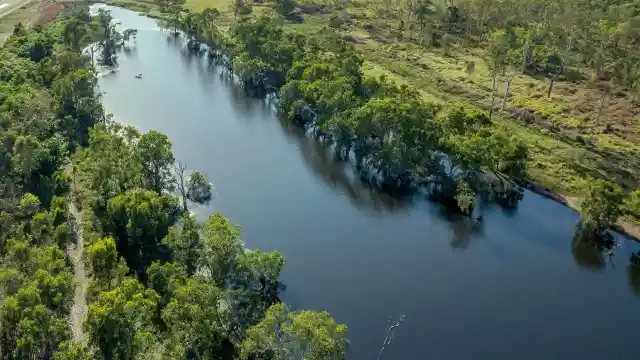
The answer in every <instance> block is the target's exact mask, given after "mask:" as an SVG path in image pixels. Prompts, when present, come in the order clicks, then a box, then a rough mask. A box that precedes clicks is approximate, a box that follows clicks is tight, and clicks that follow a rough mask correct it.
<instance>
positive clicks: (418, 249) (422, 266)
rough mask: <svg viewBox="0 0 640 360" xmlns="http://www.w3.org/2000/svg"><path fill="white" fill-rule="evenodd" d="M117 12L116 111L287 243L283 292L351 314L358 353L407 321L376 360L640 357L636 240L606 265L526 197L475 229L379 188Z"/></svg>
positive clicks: (287, 297)
mask: <svg viewBox="0 0 640 360" xmlns="http://www.w3.org/2000/svg"><path fill="white" fill-rule="evenodd" d="M112 10H113V11H112V15H114V16H115V17H116V18H117V19H118V20H119V21H122V23H123V26H125V27H134V28H137V29H138V31H139V32H138V39H137V45H135V46H134V47H133V48H132V49H131V51H129V52H128V53H122V54H120V57H119V65H120V70H119V71H118V72H116V73H113V74H109V75H105V76H102V77H101V78H100V81H99V84H100V88H101V90H102V91H104V104H105V107H106V109H107V111H108V112H110V113H112V114H113V115H114V117H115V119H116V120H118V121H120V122H122V123H125V124H128V125H134V126H136V127H138V128H139V129H140V130H141V131H148V130H151V129H154V130H158V131H160V132H163V133H166V134H167V135H168V136H169V138H170V139H171V141H172V142H173V148H174V153H175V155H176V157H177V158H179V159H183V160H185V161H186V162H187V164H188V165H189V167H190V168H194V169H200V170H202V171H204V172H206V173H207V174H208V175H209V177H210V179H211V181H212V182H213V183H214V184H215V186H216V191H215V196H214V200H213V205H212V206H211V207H210V208H206V209H198V213H199V215H200V216H201V217H204V216H207V215H208V214H210V213H211V212H212V211H214V209H215V210H220V211H222V212H223V213H224V214H225V215H226V216H227V217H229V218H230V219H231V220H232V221H234V222H236V223H238V224H240V225H241V226H242V228H243V239H244V240H245V242H246V245H247V247H250V248H261V249H264V250H272V249H277V250H278V251H280V252H281V253H282V254H283V255H284V256H285V258H286V265H285V268H284V271H283V274H282V280H283V281H284V283H285V284H286V285H287V287H288V288H287V290H286V291H285V293H284V294H283V300H284V301H285V302H287V303H288V304H290V305H291V307H292V308H294V309H322V310H327V311H329V312H330V313H331V315H332V316H333V317H334V318H335V319H336V320H338V321H339V322H343V323H346V324H347V325H348V327H349V338H350V340H351V345H350V350H349V356H348V358H349V359H356V360H365V359H366V360H370V359H376V358H377V357H378V352H379V350H380V347H381V344H382V341H383V339H384V337H385V332H386V329H387V327H388V326H389V320H390V319H393V320H395V319H397V318H398V317H399V316H401V315H404V316H406V320H405V321H404V323H402V325H401V326H400V327H399V329H398V330H397V332H396V337H395V339H394V340H393V342H392V344H391V345H390V346H389V347H388V348H387V350H386V351H385V353H384V356H383V359H396V360H413V359H492V360H502V359H504V360H513V359H518V360H525V359H562V360H566V359H581V360H585V359H586V360H588V359H594V360H595V359H597V360H603V359H607V360H608V359H616V360H617V359H638V353H639V352H640V350H639V348H638V345H637V344H638V339H640V296H638V295H640V272H639V271H637V270H636V271H633V269H632V268H631V267H629V255H630V253H631V251H632V250H638V245H637V244H636V243H633V242H631V241H626V242H624V244H623V246H622V248H621V249H619V250H618V251H617V253H616V255H615V256H614V257H613V258H612V259H611V261H610V259H609V257H608V256H607V255H604V256H603V255H601V254H599V253H598V252H597V251H595V250H591V249H590V248H588V247H586V248H585V247H580V246H574V245H573V243H572V238H573V234H574V229H575V225H576V223H577V220H578V216H577V215H576V214H575V213H574V212H572V211H571V210H569V209H567V208H565V207H562V206H560V205H558V204H556V203H554V202H551V201H548V200H545V199H543V198H541V197H540V196H538V195H536V194H533V193H529V192H527V193H526V194H525V197H524V200H523V201H522V202H521V204H520V207H519V208H518V209H517V211H515V212H506V211H504V210H502V209H500V208H497V207H490V206H485V207H483V208H482V209H481V211H482V212H483V215H484V219H485V221H484V225H483V227H482V229H480V230H479V231H471V230H470V228H469V226H467V225H466V223H465V222H462V221H459V220H455V219H451V218H450V217H448V216H447V215H446V214H445V213H444V212H443V211H442V210H441V209H440V207H439V206H438V205H435V204H433V203H430V202H428V201H425V200H423V199H421V198H420V197H416V198H413V199H407V200H403V201H400V200H394V199H392V198H390V197H387V196H384V195H380V194H377V193H374V192H371V191H369V190H368V189H367V188H366V187H365V186H363V185H362V184H361V183H360V182H359V181H357V180H355V179H354V178H353V176H352V174H351V173H350V171H349V169H348V167H346V168H345V166H343V164H341V163H339V162H336V161H334V160H333V158H332V157H331V156H330V152H329V151H327V149H324V148H323V147H322V146H320V145H319V144H318V143H317V142H315V141H314V140H312V139H310V138H308V137H305V136H304V134H303V133H302V132H301V131H300V130H299V129H297V128H295V127H292V126H289V125H287V124H285V123H283V122H281V121H279V120H278V119H277V118H276V116H275V114H274V112H273V110H272V108H271V107H270V106H269V105H268V104H267V103H266V102H265V101H261V100H256V99H252V98H249V97H247V96H245V95H244V93H243V92H242V91H240V90H238V89H234V87H233V86H232V85H230V84H229V82H228V81H227V80H226V79H225V78H224V77H221V76H220V70H219V69H216V68H212V67H211V66H209V65H208V63H207V60H206V59H205V58H200V57H195V56H191V55H188V54H187V53H186V52H184V51H183V50H182V48H183V45H182V44H181V43H179V42H176V41H175V40H174V39H172V38H170V37H169V36H168V33H166V32H162V31H160V30H159V29H158V27H157V26H156V24H155V21H154V20H152V19H148V18H144V17H141V16H138V15H137V14H135V13H134V12H130V11H127V10H122V9H117V8H113V9H112ZM139 73H142V75H143V78H142V79H141V80H138V79H135V75H136V74H139ZM634 284H635V287H634Z"/></svg>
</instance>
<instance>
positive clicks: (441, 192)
mask: <svg viewBox="0 0 640 360" xmlns="http://www.w3.org/2000/svg"><path fill="white" fill-rule="evenodd" d="M212 13H216V11H215V10H211V9H207V10H204V11H203V12H201V13H188V14H187V15H186V16H185V17H184V21H183V23H182V28H183V30H185V32H186V34H187V36H188V37H189V44H191V43H193V42H202V43H205V44H206V45H208V47H209V56H210V57H212V58H213V59H214V61H216V62H218V63H219V64H221V65H223V66H224V67H225V68H226V69H227V70H228V71H229V73H230V74H232V75H233V76H235V77H236V78H237V79H238V80H239V81H240V82H241V83H242V85H243V86H244V87H245V88H246V89H247V91H249V92H251V93H253V94H255V95H259V96H263V95H271V94H273V95H276V96H277V97H278V100H279V107H280V110H281V113H282V114H283V116H286V117H287V118H289V119H290V120H291V121H292V122H294V123H296V124H298V125H301V126H304V127H306V128H307V129H309V130H310V131H311V132H312V133H313V134H314V135H316V136H317V137H318V138H320V139H321V140H322V141H324V142H325V143H327V144H328V145H330V146H332V147H333V148H334V149H335V151H336V153H337V154H338V155H339V156H341V157H342V158H344V159H351V160H353V161H354V162H355V165H356V167H357V168H358V170H359V173H360V175H361V178H362V179H363V180H365V181H367V182H369V183H371V184H373V185H375V186H379V187H380V188H382V189H384V190H386V191H393V192H404V191H407V190H413V189H416V188H426V189H428V191H429V193H430V195H431V196H433V197H436V198H438V199H440V200H442V201H444V202H445V203H447V204H450V205H452V207H453V208H456V209H458V210H461V211H463V212H465V213H471V211H472V210H473V207H474V205H475V203H476V197H477V195H482V196H484V197H486V198H491V199H493V200H497V201H499V202H500V203H502V204H504V205H507V206H516V205H517V202H518V200H519V199H520V198H521V190H520V188H519V186H518V185H517V184H516V183H515V182H514V180H516V179H524V178H525V175H526V174H525V170H524V169H525V165H526V161H527V158H528V150H527V148H526V146H525V145H524V144H523V143H522V142H521V141H519V140H518V139H516V138H514V137H512V136H509V135H508V134H506V133H505V132H503V131H502V130H501V129H499V128H498V127H495V126H492V123H491V121H490V120H489V119H488V118H487V116H484V115H483V114H479V113H472V112H467V111H465V110H464V109H457V110H455V111H451V112H446V113H445V112H442V111H441V109H440V108H439V107H438V106H436V105H434V104H430V103H425V102H424V101H423V100H422V99H421V97H420V94H419V93H418V92H417V91H415V90H413V89H410V88H409V87H407V86H401V87H398V86H396V85H394V84H392V83H391V82H389V81H387V80H386V79H385V78H384V77H382V78H379V79H374V78H369V77H366V76H364V74H363V70H362V64H363V60H362V58H361V57H360V56H359V55H358V54H357V53H356V52H355V50H354V48H353V47H352V46H351V45H350V44H348V43H346V42H345V41H344V40H342V39H341V38H340V37H338V36H337V35H335V34H334V33H332V32H331V31H329V30H328V31H326V32H325V33H322V34H319V35H317V36H313V37H310V38H309V37H306V36H303V34H300V33H296V32H288V31H285V30H284V29H283V27H282V26H281V25H280V22H279V21H278V20H277V19H274V18H269V17H262V18H259V19H255V20H244V21H239V22H238V23H237V24H236V25H235V26H234V27H233V28H232V29H231V30H230V31H229V32H227V33H225V32H223V31H221V30H220V29H219V28H218V27H217V26H216V24H215V17H211V16H210V14H212ZM193 24H199V25H198V26H193ZM190 47H191V48H193V47H192V46H191V45H190ZM196 48H197V49H198V50H199V49H200V46H199V45H198V46H196Z"/></svg>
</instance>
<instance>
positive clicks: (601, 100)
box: [596, 91, 609, 125]
mask: <svg viewBox="0 0 640 360" xmlns="http://www.w3.org/2000/svg"><path fill="white" fill-rule="evenodd" d="M607 95H609V91H605V92H604V94H602V99H600V108H599V109H598V117H596V125H600V116H601V115H602V109H603V108H604V101H605V100H606V99H607Z"/></svg>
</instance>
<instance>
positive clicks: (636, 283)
mask: <svg viewBox="0 0 640 360" xmlns="http://www.w3.org/2000/svg"><path fill="white" fill-rule="evenodd" d="M627 278H628V279H629V288H630V289H631V292H633V294H634V295H636V296H640V265H638V264H629V265H628V266H627Z"/></svg>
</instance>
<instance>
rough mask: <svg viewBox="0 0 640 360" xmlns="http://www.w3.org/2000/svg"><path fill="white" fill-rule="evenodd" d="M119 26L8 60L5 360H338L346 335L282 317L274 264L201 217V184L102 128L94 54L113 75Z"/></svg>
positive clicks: (86, 29) (2, 70) (5, 53)
mask: <svg viewBox="0 0 640 360" xmlns="http://www.w3.org/2000/svg"><path fill="white" fill-rule="evenodd" d="M111 20H112V19H111V18H110V14H109V13H108V12H106V11H101V12H100V13H99V14H98V15H97V16H95V17H93V18H92V17H91V16H89V13H88V9H87V7H86V6H84V7H83V6H78V7H74V10H73V11H70V12H69V13H68V14H66V16H65V17H64V18H62V19H58V20H56V21H55V22H52V23H49V24H46V25H44V26H36V27H34V28H30V29H26V28H25V27H24V26H22V25H20V24H17V25H16V27H15V29H14V33H13V35H12V36H11V37H10V38H9V39H8V40H7V42H6V43H5V44H4V46H3V47H2V49H1V50H0V59H1V61H0V120H1V121H0V126H1V127H2V136H3V141H2V148H1V150H2V152H1V155H2V156H1V163H0V166H1V169H0V176H1V177H2V188H0V192H1V197H0V199H1V201H0V359H3V360H5V359H6V360H10V359H57V360H70V359H74V360H80V359H110V360H112V359H121V360H124V359H292V358H306V359H342V358H344V354H345V352H346V349H347V346H348V342H347V339H346V326H345V325H342V324H338V323H336V322H335V321H334V320H333V319H332V318H331V317H330V316H329V314H328V313H326V312H318V311H291V310H290V309H289V308H288V307H287V306H285V305H284V304H282V303H281V302H280V300H279V293H280V292H281V291H282V290H283V288H284V284H282V283H281V282H279V280H278V277H279V274H280V272H281V270H282V267H283V266H284V259H283V257H282V256H281V255H280V254H279V253H278V252H277V251H273V252H262V251H260V250H250V249H246V248H245V247H244V245H243V242H242V240H241V238H240V230H239V227H238V226H236V225H235V224H232V223H231V222H230V221H229V220H227V219H226V218H225V217H224V216H223V215H222V214H220V213H214V214H212V215H211V216H209V217H208V218H207V219H206V220H205V221H203V222H200V221H198V220H197V219H196V218H195V217H194V216H193V215H192V213H191V212H190V210H192V209H193V207H194V206H197V205H199V204H206V203H208V202H209V201H210V200H211V190H212V185H211V184H210V183H209V182H208V180H207V177H206V175H205V174H202V173H200V172H198V171H197V170H192V169H189V168H188V167H187V166H186V165H185V164H184V163H183V162H181V161H180V160H178V159H175V158H174V156H173V154H172V149H171V143H170V142H169V140H168V138H167V137H166V136H165V135H164V134H160V133H158V132H154V131H150V132H147V133H144V134H141V133H140V132H138V131H137V130H136V129H135V128H132V127H125V126H122V125H119V124H118V123H117V122H115V121H113V120H112V119H110V117H109V116H107V115H106V114H105V112H104V109H103V108H102V105H101V100H100V92H99V90H98V89H97V87H96V72H95V70H94V67H93V65H92V62H91V53H92V52H94V51H93V50H97V53H98V55H96V56H99V57H100V61H102V62H104V63H109V62H113V61H116V59H117V54H116V52H117V48H118V47H120V46H126V40H125V38H126V37H127V36H126V35H129V36H134V33H135V32H133V33H132V32H131V31H128V32H127V31H125V32H126V34H125V32H123V33H120V32H118V31H117V30H115V29H114V28H113V26H112V25H113V22H112V21H111ZM89 44H94V45H93V46H92V47H91V48H90V49H89V51H87V53H83V52H82V51H81V50H82V48H84V47H85V46H87V45H89ZM78 243H83V244H84V247H85V251H84V256H83V257H82V259H80V261H81V263H80V268H84V269H86V273H87V275H88V279H82V278H80V276H79V274H78V273H77V272H76V271H75V270H74V261H76V260H74V259H73V258H72V257H71V256H70V253H71V252H70V251H69V250H70V249H72V248H73V247H74V246H77V244H78ZM75 269H76V270H77V267H76V268H75ZM85 280H86V281H88V284H86V292H84V293H81V294H80V296H78V294H76V286H80V283H82V282H83V281H85ZM78 302H86V304H79V303H78ZM83 305H84V306H86V308H85V310H84V311H83V310H82V307H83ZM76 311H79V313H76ZM76 317H79V319H76Z"/></svg>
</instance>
